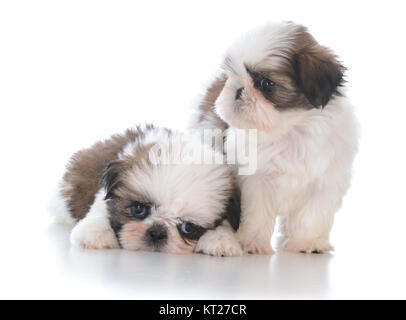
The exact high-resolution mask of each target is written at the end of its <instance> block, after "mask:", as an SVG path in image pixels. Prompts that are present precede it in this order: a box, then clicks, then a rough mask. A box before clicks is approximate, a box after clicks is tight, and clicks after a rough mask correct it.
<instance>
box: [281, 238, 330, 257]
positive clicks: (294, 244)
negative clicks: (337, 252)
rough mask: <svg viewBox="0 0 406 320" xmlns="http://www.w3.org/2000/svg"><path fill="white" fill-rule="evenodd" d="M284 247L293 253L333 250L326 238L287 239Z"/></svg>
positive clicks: (316, 252)
mask: <svg viewBox="0 0 406 320" xmlns="http://www.w3.org/2000/svg"><path fill="white" fill-rule="evenodd" d="M284 249H285V250H286V251H289V252H295V253H315V254H318V253H325V252H328V251H332V250H334V248H333V246H332V245H331V244H330V243H329V241H328V240H327V239H288V240H287V241H286V242H285V244H284Z"/></svg>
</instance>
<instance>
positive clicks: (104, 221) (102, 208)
mask: <svg viewBox="0 0 406 320" xmlns="http://www.w3.org/2000/svg"><path fill="white" fill-rule="evenodd" d="M70 240H71V243H72V244H74V245H77V246H80V247H84V248H87V249H115V248H119V247H120V245H119V242H118V240H117V238H116V235H115V234H114V231H113V229H112V228H111V226H110V222H109V215H108V211H107V205H106V202H105V200H104V190H102V189H101V190H100V191H99V192H98V193H97V194H96V198H95V200H94V203H93V205H92V206H91V208H90V210H89V212H88V213H87V215H86V217H85V218H83V219H82V220H80V221H79V222H78V224H77V225H76V226H75V227H74V228H73V230H72V233H71V236H70Z"/></svg>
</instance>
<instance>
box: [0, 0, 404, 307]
mask: <svg viewBox="0 0 406 320" xmlns="http://www.w3.org/2000/svg"><path fill="white" fill-rule="evenodd" d="M404 13H405V8H402V1H385V2H374V1H354V0H352V1H342V0H341V1H309V0H308V1H271V0H267V1H253V0H246V1H207V0H206V1H199V2H197V1H160V2H158V1H148V2H143V3H141V2H138V1H100V0H97V1H85V0H79V1H74V0H70V1H18V0H13V1H1V2H0V110H1V115H0V130H1V132H0V141H1V157H0V159H1V160H0V162H1V163H0V195H1V205H0V210H1V211H0V215H1V220H0V230H1V231H0V298H134V299H142V298H406V293H405V285H406V276H405V273H406V255H405V246H406V206H405V198H406V188H405V181H406V174H405V166H406V153H405V146H406V143H405V141H404V138H405V136H406V135H405V134H406V105H405V91H406V89H405V87H406V80H405V79H406V76H405V75H406V68H405V66H406V59H405V56H406V50H405V31H406V23H405V19H404ZM269 20H292V21H295V22H298V23H302V24H305V25H307V26H308V27H309V29H310V31H311V32H312V33H313V34H314V35H315V37H316V38H317V39H318V40H319V42H320V43H322V44H324V45H326V46H329V47H331V48H333V49H334V51H335V52H336V53H337V54H338V55H339V56H340V57H341V60H342V61H343V62H344V64H345V65H346V66H347V68H348V72H347V80H348V86H349V90H348V93H349V96H350V97H351V99H352V102H353V104H354V106H355V108H356V113H357V115H358V118H359V120H360V123H361V126H362V130H361V135H362V136H361V141H360V152H359V154H358V156H357V159H356V162H355V167H354V179H353V184H352V187H351V189H350V190H349V192H348V194H347V196H346V198H345V201H344V206H343V208H342V210H340V212H338V214H337V218H336V223H335V226H334V230H333V233H332V242H333V244H334V245H335V248H336V251H335V253H332V254H328V255H307V256H306V255H300V254H297V255H295V254H287V253H283V252H278V253H276V254H275V255H274V256H272V257H267V256H250V257H243V258H229V259H221V258H214V257H206V256H202V255H190V256H176V255H166V254H159V253H157V254H154V253H136V252H125V251H123V250H122V251H104V252H94V251H83V250H80V249H77V248H71V247H70V245H69V242H68V234H69V229H67V228H64V227H60V226H56V225H53V224H50V219H49V212H48V210H47V207H48V203H49V200H50V198H51V195H52V193H53V191H54V189H55V186H56V184H57V183H58V181H59V179H60V176H61V175H62V173H63V170H64V166H65V164H66V162H67V160H68V158H69V157H70V155H71V154H72V153H73V152H75V151H77V150H78V149H80V148H83V147H87V146H90V145H91V144H92V143H93V142H95V141H96V140H99V139H101V138H106V137H108V136H109V135H110V134H112V133H115V132H120V131H123V130H124V129H125V128H127V127H130V126H133V125H135V124H138V123H144V122H153V123H155V124H157V125H162V126H169V127H173V128H180V129H182V128H184V127H185V126H186V125H187V121H188V119H189V116H190V113H191V107H192V106H193V104H194V101H195V100H196V97H197V95H198V93H201V92H202V91H203V88H204V85H205V83H206V81H207V80H209V79H210V76H211V75H212V74H213V73H214V72H215V70H216V69H217V67H218V65H219V63H220V61H221V58H222V54H223V52H224V50H225V49H226V48H227V47H228V45H229V44H230V43H231V42H232V40H233V39H234V38H236V37H237V36H238V35H240V34H241V33H242V32H244V31H247V30H249V29H251V28H252V27H255V26H257V25H258V24H262V23H264V22H266V21H269Z"/></svg>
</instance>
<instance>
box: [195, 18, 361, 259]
mask: <svg viewBox="0 0 406 320" xmlns="http://www.w3.org/2000/svg"><path fill="white" fill-rule="evenodd" d="M343 72H344V67H343V66H342V65H341V64H340V62H339V61H338V60H337V58H336V56H335V55H334V54H333V53H332V52H331V51H330V50H329V49H327V48H326V47H323V46H321V45H320V44H318V43H317V41H316V40H315V39H314V38H313V37H312V35H310V33H309V32H308V31H307V29H306V28H305V27H303V26H301V25H297V24H294V23H291V22H284V23H276V24H268V25H265V26H263V27H261V28H259V29H256V30H254V31H252V32H249V33H247V34H246V35H245V36H244V37H242V38H241V39H240V40H239V41H237V42H236V43H235V44H234V45H233V46H232V47H231V48H230V49H229V51H228V52H227V54H226V56H225V59H224V63H223V65H222V72H221V74H220V75H219V76H218V78H217V79H216V80H215V81H214V82H213V83H212V85H211V86H210V87H209V88H208V90H207V92H206V95H205V97H204V99H203V101H202V102H201V104H200V106H199V116H198V118H197V119H198V120H197V123H195V125H194V126H195V127H200V128H202V127H217V128H221V129H224V128H228V129H227V131H228V133H230V132H231V131H233V130H235V129H250V128H251V129H257V134H258V146H257V147H258V167H257V170H256V172H255V174H253V175H250V176H239V177H238V179H239V185H240V188H241V193H242V198H241V208H242V216H241V225H240V228H239V230H238V232H237V238H238V240H239V241H240V244H241V245H242V247H243V249H244V251H245V252H248V253H260V254H271V253H272V252H273V251H272V248H271V245H270V239H271V236H272V232H273V230H274V225H275V220H276V217H277V216H279V217H280V221H281V231H282V232H283V233H284V235H285V236H286V242H285V244H284V246H285V248H286V249H287V250H289V251H293V252H307V253H310V252H312V253H320V252H325V251H329V250H331V249H332V246H331V245H330V243H329V234H330V230H331V227H332V225H333V220H334V214H335V212H336V211H337V210H338V209H339V208H340V206H341V202H342V199H343V196H344V194H345V193H346V191H347V189H348V187H349V184H350V177H351V167H352V163H353V160H354V156H355V154H356V150H357V122H356V119H355V117H354V114H353V108H352V106H351V104H350V103H349V101H348V100H347V98H346V97H345V96H344V94H343V90H342V88H341V87H342V85H343V83H344V81H343Z"/></svg>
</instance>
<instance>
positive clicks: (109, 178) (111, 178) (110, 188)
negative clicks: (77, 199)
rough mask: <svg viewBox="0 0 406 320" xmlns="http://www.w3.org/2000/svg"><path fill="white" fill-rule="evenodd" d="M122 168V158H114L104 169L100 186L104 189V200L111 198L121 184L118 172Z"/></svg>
mask: <svg viewBox="0 0 406 320" xmlns="http://www.w3.org/2000/svg"><path fill="white" fill-rule="evenodd" d="M123 170H124V161H123V160H114V161H111V162H110V163H109V164H108V165H107V167H106V168H105V169H104V172H103V176H102V180H101V183H102V186H103V187H104V189H105V191H106V197H105V198H104V200H107V199H111V198H112V197H113V194H114V190H116V189H117V188H118V187H119V186H121V185H122V182H121V180H120V173H121V172H122V171H123Z"/></svg>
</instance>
